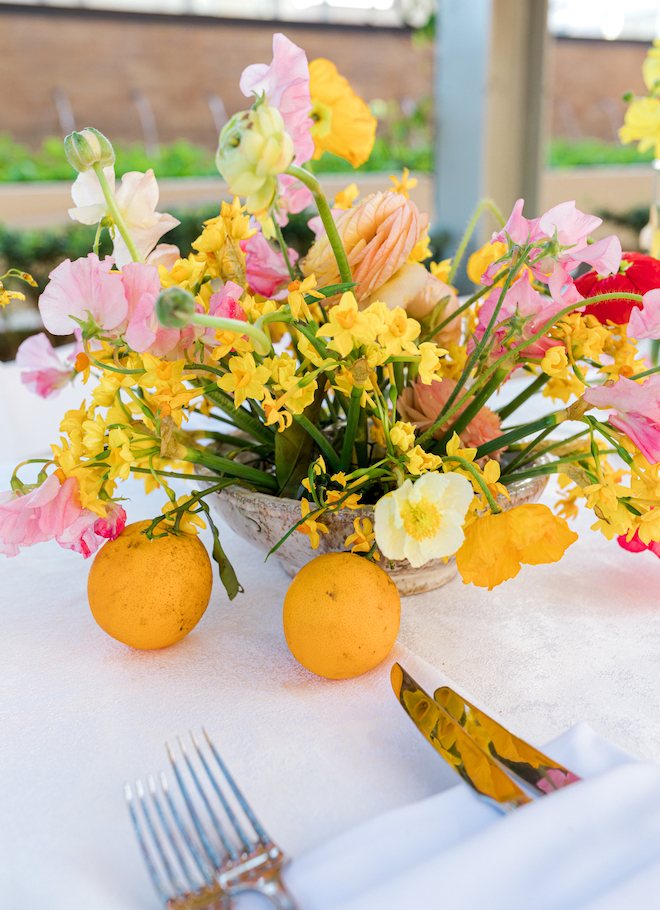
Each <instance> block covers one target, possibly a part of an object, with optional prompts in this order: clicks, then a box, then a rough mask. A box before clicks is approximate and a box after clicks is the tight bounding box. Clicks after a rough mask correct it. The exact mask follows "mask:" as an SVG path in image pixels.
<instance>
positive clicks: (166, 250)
mask: <svg viewBox="0 0 660 910" xmlns="http://www.w3.org/2000/svg"><path fill="white" fill-rule="evenodd" d="M179 259H181V251H180V250H179V247H178V246H176V245H175V244H174V243H159V244H158V245H157V246H156V247H154V249H153V250H152V251H151V252H150V253H149V255H148V256H147V258H146V260H145V262H148V263H149V265H156V266H158V265H162V266H164V267H165V268H166V269H167V271H168V272H170V271H171V270H172V269H173V268H174V266H175V265H176V263H177V260H179Z"/></svg>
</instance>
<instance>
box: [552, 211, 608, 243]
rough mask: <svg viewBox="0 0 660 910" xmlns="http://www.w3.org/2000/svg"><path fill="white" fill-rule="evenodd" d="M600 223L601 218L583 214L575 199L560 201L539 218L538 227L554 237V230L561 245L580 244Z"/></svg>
mask: <svg viewBox="0 0 660 910" xmlns="http://www.w3.org/2000/svg"><path fill="white" fill-rule="evenodd" d="M602 223H603V219H602V218H598V217H597V216H596V215H585V213H584V212H581V211H580V210H579V209H578V208H576V206H575V200H573V201H572V202H560V203H559V205H555V206H553V207H552V208H551V209H548V211H547V212H546V213H545V215H541V217H540V218H539V227H540V229H541V230H542V231H543V233H544V234H546V235H547V236H548V237H554V235H555V230H556V231H557V240H558V241H559V243H560V244H561V245H562V246H577V245H580V246H582V245H583V244H584V242H585V240H586V239H587V237H588V236H589V234H591V233H593V231H595V230H596V228H597V227H598V226H599V225H601V224H602Z"/></svg>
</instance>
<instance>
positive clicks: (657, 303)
mask: <svg viewBox="0 0 660 910" xmlns="http://www.w3.org/2000/svg"><path fill="white" fill-rule="evenodd" d="M642 306H643V307H644V309H641V310H640V308H639V307H638V306H635V307H633V309H632V312H631V314H630V320H629V322H628V337H629V338H637V339H639V338H660V288H653V290H652V291H647V292H646V294H644V296H643V297H642Z"/></svg>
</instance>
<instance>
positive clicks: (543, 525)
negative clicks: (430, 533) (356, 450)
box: [427, 475, 577, 591]
mask: <svg viewBox="0 0 660 910" xmlns="http://www.w3.org/2000/svg"><path fill="white" fill-rule="evenodd" d="M427 476H428V475H427ZM576 540H577V534H575V533H574V532H573V531H571V529H570V528H569V527H568V525H567V524H566V522H565V521H564V519H563V518H559V517H558V516H556V515H553V514H552V512H551V511H550V509H549V508H548V507H547V506H544V505H540V504H538V503H526V504H525V505H522V506H516V507H515V508H513V509H509V510H508V511H507V512H500V513H499V514H498V515H494V514H492V513H490V514H488V515H484V516H483V517H481V518H477V520H476V521H474V522H472V524H470V525H469V527H468V528H467V529H466V532H465V543H464V544H463V546H462V547H461V548H460V550H459V551H458V553H457V554H456V564H457V566H458V571H459V572H460V573H461V575H462V577H463V581H464V582H465V583H466V584H468V583H469V582H472V584H474V585H477V587H480V588H488V590H489V591H492V589H493V588H494V587H495V586H496V585H499V584H501V583H502V582H503V581H506V580H507V579H508V578H514V577H515V576H516V575H517V574H518V572H520V566H521V563H525V564H527V565H531V566H538V565H541V564H542V563H549V562H558V561H559V560H560V559H561V558H562V556H563V555H564V552H565V551H566V550H567V549H568V547H569V546H570V545H571V544H572V543H574V542H575V541H576Z"/></svg>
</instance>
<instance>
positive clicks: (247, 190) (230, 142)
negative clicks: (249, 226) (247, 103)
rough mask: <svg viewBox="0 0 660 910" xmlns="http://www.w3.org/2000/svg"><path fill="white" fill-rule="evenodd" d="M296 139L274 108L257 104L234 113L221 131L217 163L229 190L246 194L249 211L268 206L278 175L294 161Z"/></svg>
mask: <svg viewBox="0 0 660 910" xmlns="http://www.w3.org/2000/svg"><path fill="white" fill-rule="evenodd" d="M293 155H294V149H293V140H292V139H291V137H290V136H289V134H288V133H287V132H286V130H285V129H284V122H283V120H282V115H281V114H280V112H279V111H278V110H277V108H275V107H271V106H270V105H268V104H264V103H262V104H258V105H257V106H256V107H255V108H253V109H252V110H250V111H242V112H240V113H238V114H235V115H234V116H233V117H232V118H231V120H229V122H228V123H226V124H225V126H224V127H223V129H222V132H221V133H220V144H219V146H218V152H217V154H216V157H215V163H216V165H217V168H218V170H219V171H220V173H221V175H222V176H223V177H224V179H225V180H226V181H227V183H228V184H229V189H230V191H231V192H232V193H234V194H235V195H237V196H246V197H247V198H246V203H247V210H248V212H250V213H255V212H259V211H262V210H264V209H267V208H268V207H269V206H270V205H271V203H272V201H273V199H274V198H275V193H276V191H277V175H278V174H282V173H284V171H285V170H286V169H287V168H288V167H289V165H290V164H291V162H292V161H293Z"/></svg>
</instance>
